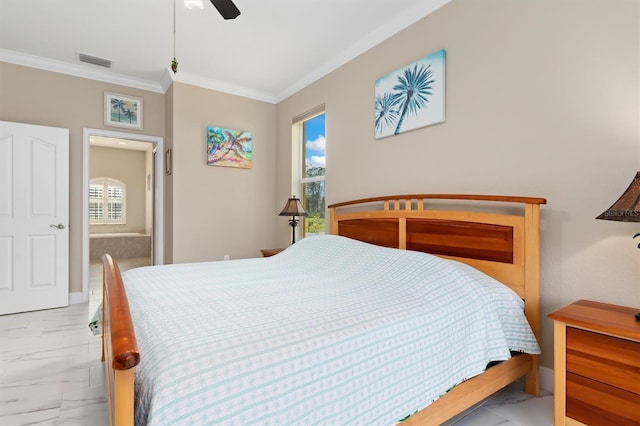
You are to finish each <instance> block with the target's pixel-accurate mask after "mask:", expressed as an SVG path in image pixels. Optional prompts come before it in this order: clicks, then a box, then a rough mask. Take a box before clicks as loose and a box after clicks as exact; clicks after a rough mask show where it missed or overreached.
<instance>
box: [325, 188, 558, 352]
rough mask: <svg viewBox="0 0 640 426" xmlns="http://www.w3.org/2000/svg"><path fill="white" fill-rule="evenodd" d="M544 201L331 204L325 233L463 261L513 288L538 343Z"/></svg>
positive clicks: (455, 197)
mask: <svg viewBox="0 0 640 426" xmlns="http://www.w3.org/2000/svg"><path fill="white" fill-rule="evenodd" d="M546 202H547V201H546V200H545V199H544V198H534V197H511V196H501V195H462V194H410V195H391V196H385V197H374V198H364V199H360V200H354V201H346V202H342V203H335V204H332V205H330V206H329V214H330V221H331V223H330V231H331V234H334V235H342V236H345V237H349V238H353V239H356V240H360V241H364V242H368V243H372V244H376V245H381V246H386V247H394V248H399V249H407V250H415V251H421V252H426V253H431V254H435V255H438V256H441V257H445V258H449V259H453V260H457V261H460V262H464V263H467V264H469V265H471V266H473V267H474V268H476V269H479V270H481V271H483V272H484V273H486V274H487V275H490V276H492V277H494V278H495V279H497V280H498V281H500V282H502V283H504V284H506V285H507V286H509V287H510V288H512V289H513V290H514V291H515V292H516V293H517V294H518V295H519V296H520V297H521V298H522V299H523V300H524V302H525V315H526V316H527V319H528V320H529V323H530V325H531V329H532V330H533V332H534V334H535V336H536V338H538V341H539V340H540V335H539V333H540V205H541V204H546Z"/></svg>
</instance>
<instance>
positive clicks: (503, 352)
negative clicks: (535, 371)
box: [123, 236, 540, 426]
mask: <svg viewBox="0 0 640 426" xmlns="http://www.w3.org/2000/svg"><path fill="white" fill-rule="evenodd" d="M123 276H124V281H125V286H126V289H127V295H128V299H129V305H130V309H131V313H132V316H133V321H134V324H135V331H136V336H137V339H138V345H139V347H140V353H141V362H140V365H139V366H138V368H137V370H136V380H135V383H136V385H135V386H136V412H135V416H136V424H137V425H140V426H142V425H210V424H215V425H219V424H220V425H231V424H239V425H240V424H241V425H311V424H319V425H347V424H366V425H373V424H381V425H389V424H395V423H397V422H398V421H399V420H400V419H402V418H404V417H406V416H408V415H409V414H411V413H414V412H415V411H416V410H420V409H422V408H424V407H425V406H427V405H429V404H430V403H431V402H432V401H433V400H435V399H437V398H438V397H439V395H441V394H443V393H444V392H446V391H447V389H450V388H451V387H452V386H454V385H456V384H459V383H461V382H462V381H464V380H465V379H468V378H470V377H473V376H475V375H477V374H480V373H482V372H483V371H484V370H485V368H486V366H487V364H488V363H489V362H491V361H499V360H506V359H508V358H510V356H511V355H510V351H522V352H528V353H539V352H540V350H539V347H538V344H537V342H536V340H535V338H534V336H533V334H532V332H531V330H530V328H529V325H528V323H527V321H526V319H525V317H524V314H523V302H522V300H521V299H520V298H519V297H518V296H517V295H516V294H515V293H513V292H512V291H511V290H510V289H509V288H507V287H506V286H504V285H502V284H500V283H498V282H497V281H495V280H493V279H492V278H490V277H488V276H486V275H484V274H482V273H481V272H479V271H477V270H475V269H473V268H471V267H469V266H467V265H463V264H460V263H457V262H452V261H448V260H443V259H440V258H438V257H435V256H431V255H428V254H423V253H417V252H411V251H401V250H396V249H388V248H382V247H377V246H373V245H369V244H365V243H361V242H357V241H354V240H350V239H347V238H343V237H337V236H317V237H310V238H306V239H304V240H302V241H299V242H298V243H296V244H295V245H293V246H291V247H290V248H288V249H287V250H285V251H283V252H282V253H280V254H278V255H276V256H272V257H269V258H258V259H246V260H235V261H229V262H209V263H194V264H177V265H165V266H153V267H144V268H138V269H133V270H130V271H127V272H125V273H124V274H123Z"/></svg>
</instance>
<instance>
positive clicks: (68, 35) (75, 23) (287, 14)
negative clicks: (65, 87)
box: [0, 0, 450, 102]
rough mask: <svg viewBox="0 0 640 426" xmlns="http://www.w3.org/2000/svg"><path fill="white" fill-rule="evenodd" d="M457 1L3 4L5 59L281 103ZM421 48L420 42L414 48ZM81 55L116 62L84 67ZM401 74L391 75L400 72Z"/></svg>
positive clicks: (136, 83)
mask: <svg viewBox="0 0 640 426" xmlns="http://www.w3.org/2000/svg"><path fill="white" fill-rule="evenodd" d="M449 1H450V0H392V1H391V0H234V3H235V4H236V6H237V7H238V8H239V9H240V11H241V15H240V16H239V17H238V18H237V19H235V20H228V21H225V20H224V19H222V17H221V16H220V15H219V14H218V12H217V10H216V9H215V8H214V7H213V5H212V4H211V3H210V2H209V0H203V3H204V4H203V6H204V8H203V9H198V8H194V9H191V10H189V9H187V8H186V7H185V6H184V3H183V0H175V2H176V3H175V56H176V58H177V60H178V62H179V66H178V73H177V74H175V75H173V73H171V72H170V70H169V66H170V62H171V59H172V58H173V56H174V47H173V46H174V3H173V0H57V1H54V0H0V61H5V62H11V63H17V64H21V65H27V66H33V67H37V68H43V69H49V70H52V71H59V72H64V73H68V74H72V75H79V76H84V77H88V78H93V79H97V80H102V81H108V82H113V83H117V84H124V85H127V86H131V87H138V88H142V89H146V90H152V91H156V92H164V91H165V90H166V89H167V88H168V87H169V85H170V84H171V80H172V79H173V80H174V81H181V82H185V83H190V84H195V85H198V86H202V87H207V88H210V89H215V90H221V91H224V92H228V93H233V94H237V95H241V96H247V97H250V98H254V99H259V100H264V101H267V102H278V101H280V100H282V99H284V98H285V97H287V96H289V95H291V94H293V93H295V92H296V91H297V90H299V89H301V88H303V87H304V86H306V85H308V84H309V83H312V82H313V81H315V80H317V79H318V78H320V77H322V76H324V75H326V74H327V73H329V72H331V71H332V70H334V69H336V68H337V67H339V66H340V65H342V64H344V63H346V62H348V61H349V60H351V59H352V58H354V57H355V56H357V55H359V54H361V53H363V52H364V51H366V50H367V49H369V48H371V47H373V46H375V45H376V44H378V43H380V42H381V41H383V40H384V39H386V38H388V37H390V36H391V35H393V34H395V33H397V32H398V31H400V30H402V29H404V28H406V27H407V26H409V25H411V24H412V23H414V22H416V21H417V20H419V19H421V18H422V17H424V16H426V15H428V14H429V13H431V12H433V11H434V10H436V9H438V8H440V7H441V6H442V5H444V4H446V3H448V2H449ZM416 43H420V40H416ZM78 53H84V54H88V55H91V56H96V57H100V58H104V59H109V60H111V61H112V62H113V65H112V67H111V69H106V68H103V67H99V66H96V65H90V64H85V63H82V62H80V61H79V60H78ZM392 68H393V67H392Z"/></svg>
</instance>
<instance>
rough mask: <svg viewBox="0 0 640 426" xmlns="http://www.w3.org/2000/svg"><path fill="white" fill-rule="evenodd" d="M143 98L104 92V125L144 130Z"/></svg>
mask: <svg viewBox="0 0 640 426" xmlns="http://www.w3.org/2000/svg"><path fill="white" fill-rule="evenodd" d="M142 119H143V114H142V98H135V97H133V96H125V95H119V94H117V93H111V92H104V125H105V126H112V127H126V128H128V129H135V130H142Z"/></svg>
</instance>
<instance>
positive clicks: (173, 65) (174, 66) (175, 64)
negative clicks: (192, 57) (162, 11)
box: [171, 0, 178, 74]
mask: <svg viewBox="0 0 640 426" xmlns="http://www.w3.org/2000/svg"><path fill="white" fill-rule="evenodd" d="M171 71H173V73H174V74H175V73H177V72H178V60H177V59H176V0H173V59H172V60H171Z"/></svg>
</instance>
